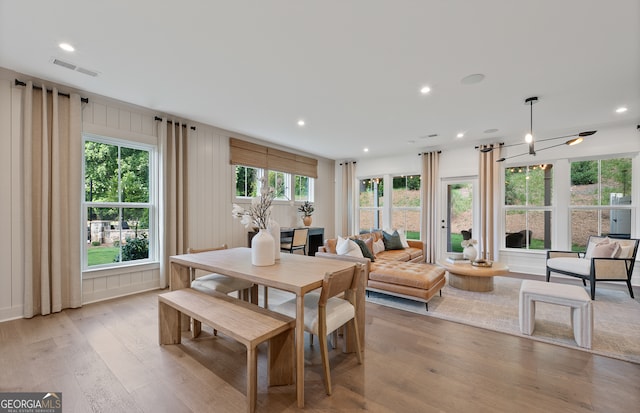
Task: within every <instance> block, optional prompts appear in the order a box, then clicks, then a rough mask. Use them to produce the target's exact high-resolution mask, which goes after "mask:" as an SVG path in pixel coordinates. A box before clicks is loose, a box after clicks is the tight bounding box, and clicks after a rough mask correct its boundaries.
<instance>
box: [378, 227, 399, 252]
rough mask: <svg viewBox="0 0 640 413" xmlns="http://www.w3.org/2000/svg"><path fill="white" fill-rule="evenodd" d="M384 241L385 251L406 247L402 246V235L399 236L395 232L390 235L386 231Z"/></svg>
mask: <svg viewBox="0 0 640 413" xmlns="http://www.w3.org/2000/svg"><path fill="white" fill-rule="evenodd" d="M382 240H383V241H384V249H385V250H401V249H404V247H403V246H402V240H401V239H400V235H399V234H398V231H394V232H393V234H389V233H388V232H386V231H382Z"/></svg>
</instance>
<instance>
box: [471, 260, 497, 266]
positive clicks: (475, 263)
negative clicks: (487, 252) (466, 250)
mask: <svg viewBox="0 0 640 413" xmlns="http://www.w3.org/2000/svg"><path fill="white" fill-rule="evenodd" d="M471 265H473V266H474V267H491V266H492V265H493V263H492V262H491V261H487V260H485V259H482V258H479V259H477V260H474V261H471Z"/></svg>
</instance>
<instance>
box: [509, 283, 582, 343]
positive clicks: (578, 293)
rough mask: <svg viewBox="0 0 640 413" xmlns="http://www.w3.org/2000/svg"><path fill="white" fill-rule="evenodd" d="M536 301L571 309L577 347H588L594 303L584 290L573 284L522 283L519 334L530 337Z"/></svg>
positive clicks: (533, 326)
mask: <svg viewBox="0 0 640 413" xmlns="http://www.w3.org/2000/svg"><path fill="white" fill-rule="evenodd" d="M536 302H543V303H550V304H557V305H563V306H567V307H570V308H571V324H572V326H573V336H574V338H575V340H576V343H577V344H578V345H579V346H580V347H584V348H589V349H590V348H591V337H592V332H593V303H592V301H591V297H590V296H589V294H588V293H587V291H586V290H585V289H583V288H581V287H578V286H575V285H566V284H557V283H548V282H543V281H533V280H524V281H522V285H521V286H520V308H519V318H520V331H521V332H522V333H523V334H526V335H529V336H530V335H532V334H533V330H534V328H535V323H536Z"/></svg>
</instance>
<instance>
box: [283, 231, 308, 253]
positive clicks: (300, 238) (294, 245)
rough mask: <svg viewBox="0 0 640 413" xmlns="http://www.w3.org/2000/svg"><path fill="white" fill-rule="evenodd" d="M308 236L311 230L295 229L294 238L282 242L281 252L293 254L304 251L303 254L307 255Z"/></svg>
mask: <svg viewBox="0 0 640 413" xmlns="http://www.w3.org/2000/svg"><path fill="white" fill-rule="evenodd" d="M308 235H309V228H295V229H294V230H293V237H291V238H285V239H283V240H282V241H281V242H280V251H288V252H289V253H290V254H293V251H296V250H302V253H303V254H304V255H307V239H308Z"/></svg>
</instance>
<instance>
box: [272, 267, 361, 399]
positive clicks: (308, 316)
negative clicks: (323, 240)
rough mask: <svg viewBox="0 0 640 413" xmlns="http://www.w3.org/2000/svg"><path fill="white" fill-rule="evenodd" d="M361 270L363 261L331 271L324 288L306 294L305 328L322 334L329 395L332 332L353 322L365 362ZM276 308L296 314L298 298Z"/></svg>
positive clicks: (319, 339)
mask: <svg viewBox="0 0 640 413" xmlns="http://www.w3.org/2000/svg"><path fill="white" fill-rule="evenodd" d="M361 273H362V264H359V263H358V264H354V265H353V266H352V267H349V268H347V269H344V270H340V271H335V272H328V273H326V274H325V276H324V280H323V281H322V289H321V290H320V292H317V291H314V292H310V293H308V294H306V295H305V296H304V329H305V331H307V332H308V333H310V334H312V335H316V336H318V342H319V343H320V352H321V355H322V368H323V370H324V388H325V391H326V392H327V394H328V395H331V373H330V366H329V350H328V344H327V336H328V335H329V334H331V333H333V332H334V331H336V330H337V329H338V328H340V327H341V326H343V325H345V324H349V325H350V326H351V328H352V333H353V336H354V337H355V343H356V356H357V358H358V364H362V349H361V348H360V335H359V334H358V331H359V330H358V321H357V318H356V312H357V308H356V301H355V295H356V294H355V293H356V290H357V289H358V280H359V278H360V274H361ZM343 293H344V294H343ZM273 310H274V311H277V312H279V313H282V314H285V315H287V316H289V317H295V316H296V299H295V298H294V299H291V300H289V301H285V302H284V303H282V304H280V305H278V306H276V307H275V308H274V309H273ZM312 337H313V336H312Z"/></svg>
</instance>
